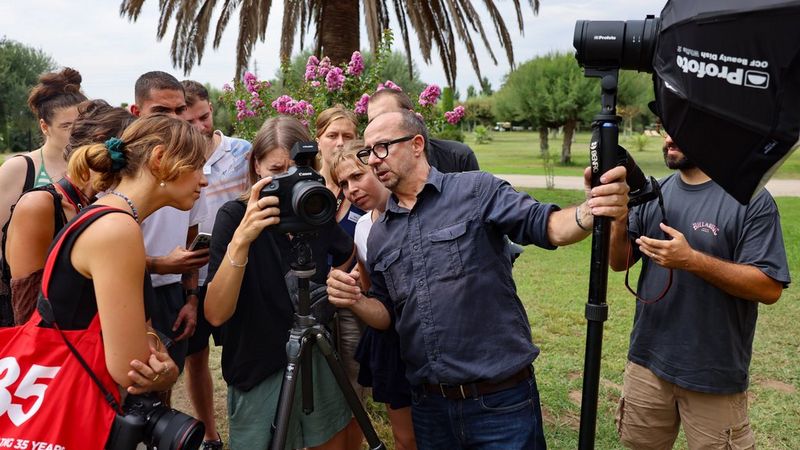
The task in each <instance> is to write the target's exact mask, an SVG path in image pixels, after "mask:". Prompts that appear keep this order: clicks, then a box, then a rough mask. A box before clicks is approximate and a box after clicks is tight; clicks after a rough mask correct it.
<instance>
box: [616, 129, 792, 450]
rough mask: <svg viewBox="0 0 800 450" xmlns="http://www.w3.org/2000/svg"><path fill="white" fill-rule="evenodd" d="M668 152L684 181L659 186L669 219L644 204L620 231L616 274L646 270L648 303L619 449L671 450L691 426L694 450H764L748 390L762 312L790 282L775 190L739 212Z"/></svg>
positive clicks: (636, 342) (639, 318) (635, 339)
mask: <svg viewBox="0 0 800 450" xmlns="http://www.w3.org/2000/svg"><path fill="white" fill-rule="evenodd" d="M663 151H664V162H665V163H666V165H667V167H669V168H670V169H672V170H676V171H677V173H673V174H671V175H669V176H668V177H666V178H665V179H663V180H661V182H660V184H661V192H662V195H663V198H664V209H663V210H661V209H660V208H659V206H658V204H657V203H656V202H650V203H647V204H644V205H640V206H637V207H634V208H632V209H631V211H630V212H629V214H628V217H627V218H626V217H622V218H620V221H618V222H616V223H615V224H614V225H613V226H612V236H611V249H610V265H611V267H612V268H613V269H614V270H625V269H627V268H628V267H629V266H632V265H633V264H635V263H636V261H637V260H639V259H641V260H642V269H641V275H640V277H639V287H638V297H639V298H640V299H643V300H644V301H639V302H637V303H636V315H635V316H634V322H633V330H632V331H631V342H630V347H629V350H628V364H627V367H626V368H625V376H624V384H623V388H622V398H621V399H620V404H619V409H618V413H617V424H618V426H617V429H618V430H619V434H620V439H621V441H622V443H623V444H625V445H626V446H630V447H631V448H672V445H673V443H674V442H675V439H676V437H677V436H678V430H679V428H680V424H681V422H683V424H684V433H685V435H686V440H687V442H688V444H689V448H754V446H755V439H754V437H753V432H752V430H751V428H750V421H749V419H748V416H747V403H748V398H747V385H748V381H749V373H748V372H749V366H750V357H751V354H752V347H753V335H754V334H755V327H756V319H757V317H758V304H759V303H764V304H772V303H775V302H776V301H778V299H779V298H780V296H781V293H782V292H783V289H784V288H786V287H787V286H788V284H789V282H790V277H789V269H788V265H787V262H786V251H785V249H784V245H783V235H782V232H781V225H780V217H779V216H778V209H777V206H776V205H775V201H774V200H773V199H772V196H771V195H770V194H769V192H767V191H766V190H764V191H762V192H760V193H758V194H757V195H756V196H755V197H754V198H753V199H752V200H751V201H750V203H749V204H748V205H742V204H740V203H739V202H737V201H736V200H735V199H734V198H733V197H731V196H730V195H728V194H727V193H726V192H725V191H724V190H723V189H722V188H721V187H720V186H719V185H718V184H716V183H715V182H714V181H712V180H711V178H709V176H708V175H706V174H705V173H704V172H703V171H701V170H700V169H699V168H698V167H697V166H696V165H695V164H694V163H693V162H692V161H691V160H690V159H689V158H687V157H686V155H684V154H683V152H681V150H680V149H679V148H678V146H677V145H676V144H675V142H673V140H672V138H671V137H669V136H666V137H665V139H664V150H663ZM667 223H669V225H667ZM626 225H627V232H626ZM631 247H632V248H631ZM670 279H671V280H672V282H671V284H670ZM667 287H668V288H669V290H668V291H666V294H665V295H663V291H664V289H666V288H667ZM662 295H663V297H662Z"/></svg>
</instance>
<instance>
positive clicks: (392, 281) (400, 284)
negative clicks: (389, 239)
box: [375, 248, 408, 312]
mask: <svg viewBox="0 0 800 450" xmlns="http://www.w3.org/2000/svg"><path fill="white" fill-rule="evenodd" d="M401 250H402V249H399V248H398V249H396V250H393V251H391V252H389V253H388V254H387V255H386V256H384V257H383V258H381V259H380V260H379V261H378V262H377V263H375V271H376V272H380V273H382V274H383V279H384V280H385V282H386V289H387V290H388V291H389V296H390V297H391V300H392V303H394V305H395V309H396V310H397V308H398V306H400V305H402V304H403V303H404V302H405V300H406V297H408V283H407V274H406V273H405V271H404V270H402V268H401V265H402V264H401V261H400V253H401ZM398 312H399V311H398Z"/></svg>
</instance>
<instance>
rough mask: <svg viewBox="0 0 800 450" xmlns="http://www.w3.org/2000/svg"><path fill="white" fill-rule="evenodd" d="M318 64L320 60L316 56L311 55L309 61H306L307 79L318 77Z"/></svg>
mask: <svg viewBox="0 0 800 450" xmlns="http://www.w3.org/2000/svg"><path fill="white" fill-rule="evenodd" d="M317 65H319V60H318V59H317V57H316V56H314V55H311V56H309V57H308V62H306V73H305V76H304V78H305V80H306V81H311V80H313V79H314V78H316V77H317Z"/></svg>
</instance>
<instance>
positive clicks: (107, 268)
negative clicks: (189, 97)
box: [38, 115, 207, 394]
mask: <svg viewBox="0 0 800 450" xmlns="http://www.w3.org/2000/svg"><path fill="white" fill-rule="evenodd" d="M206 146H207V142H206V140H205V138H204V137H203V136H202V135H201V134H200V133H199V132H198V131H197V130H195V129H194V128H192V126H191V125H189V124H188V123H186V122H184V121H182V120H178V119H173V118H170V117H166V116H161V115H156V116H151V117H147V118H142V119H138V120H136V121H135V122H134V123H133V124H131V125H130V126H129V127H128V128H127V129H126V130H125V131H124V132H123V134H122V137H121V138H111V139H109V140H107V141H106V142H105V143H104V144H92V145H87V146H83V147H80V148H78V149H76V150H75V151H74V153H73V155H72V156H71V157H70V173H72V170H73V169H74V168H76V167H86V168H88V169H89V170H91V172H92V176H91V177H90V178H89V182H88V184H89V185H90V186H91V189H92V190H94V191H95V192H100V191H105V190H108V193H107V195H105V196H103V197H102V198H100V199H99V200H97V201H96V202H95V203H94V204H93V205H91V206H88V207H86V208H83V210H82V211H81V212H80V213H78V215H76V216H75V217H74V218H73V220H72V221H70V223H72V222H76V221H78V219H79V218H81V217H83V216H84V214H86V212H87V211H91V210H93V209H95V208H97V207H98V206H110V207H112V208H113V209H112V210H111V212H110V213H107V212H106V213H105V214H102V215H100V214H98V215H97V216H92V217H91V218H90V219H89V221H87V222H85V223H82V224H81V225H79V226H78V228H76V229H75V231H74V232H72V233H70V234H69V235H68V236H67V238H66V239H65V241H64V243H63V246H62V248H61V251H60V252H59V253H57V254H56V255H54V256H55V260H54V263H53V265H52V271H51V272H50V273H51V276H50V279H49V292H48V300H40V301H39V305H38V310H39V313H40V315H41V316H42V317H45V318H47V317H48V316H49V317H52V319H53V320H54V321H55V323H57V324H58V326H59V328H61V329H62V330H83V329H87V327H89V324H90V323H91V321H92V320H93V318H94V317H95V315H98V316H99V319H100V326H101V332H102V344H103V352H104V354H105V363H106V368H107V370H108V373H109V374H110V376H111V377H112V378H113V380H114V381H115V382H116V383H117V384H118V385H119V386H121V387H122V388H124V389H127V390H128V392H130V393H136V394H140V393H143V392H148V391H163V390H166V389H168V388H169V387H170V386H172V384H173V383H174V382H175V380H176V379H177V377H178V370H177V367H176V366H175V364H174V362H172V360H170V359H169V357H168V355H167V354H166V352H159V351H157V350H156V349H155V348H154V347H155V344H154V342H153V341H150V340H149V338H148V334H150V335H152V333H148V328H147V324H146V321H145V308H144V304H145V299H146V298H152V296H153V295H154V293H153V289H152V286H151V285H150V277H149V275H148V274H147V273H146V271H145V250H144V241H143V238H142V231H141V228H140V227H139V224H140V223H141V222H142V221H143V220H144V219H145V218H147V217H148V216H149V215H150V214H152V213H153V212H154V211H156V210H157V209H159V208H162V207H164V206H172V207H174V208H177V209H181V210H188V209H190V208H191V207H192V205H193V204H194V202H195V201H196V200H197V199H198V198H199V196H200V189H201V188H202V187H203V186H205V185H206V181H205V177H204V176H203V173H202V168H203V164H204V163H205V148H206ZM112 187H113V189H112ZM109 189H110V190H109ZM68 225H69V224H68ZM62 232H63V231H62ZM59 237H60V234H59V236H57V237H56V239H59ZM51 250H52V249H51ZM51 311H52V312H51ZM145 362H146V363H145Z"/></svg>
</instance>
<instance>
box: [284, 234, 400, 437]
mask: <svg viewBox="0 0 800 450" xmlns="http://www.w3.org/2000/svg"><path fill="white" fill-rule="evenodd" d="M313 236H314V234H313V233H300V234H297V235H295V236H294V238H293V239H292V255H293V261H292V263H291V264H290V267H291V270H292V273H293V274H294V275H295V276H297V287H298V300H299V301H298V307H297V311H296V312H295V315H294V325H293V326H292V329H291V331H290V333H289V341H288V342H287V343H286V357H287V363H286V369H285V370H284V374H283V383H282V384H281V392H280V396H279V397H278V406H277V410H276V413H275V422H274V423H273V424H272V443H271V444H270V448H271V449H272V450H283V449H284V448H285V446H286V436H287V433H288V430H289V418H290V417H291V414H292V403H293V399H294V394H295V390H296V387H297V375H298V373H297V369H298V364H299V365H300V370H301V371H302V379H303V385H302V395H303V412H304V413H305V414H311V412H312V411H313V410H314V399H313V378H312V377H313V375H312V372H311V351H312V345H315V344H316V345H318V346H319V349H320V351H321V352H322V354H323V356H325V360H326V361H327V362H328V366H329V367H330V369H331V372H333V376H334V377H335V378H336V383H337V384H338V385H339V389H340V390H341V392H342V394H343V395H344V398H345V400H346V401H347V404H348V406H350V410H351V411H352V412H353V416H354V417H355V419H356V421H357V422H358V425H359V426H360V427H361V430H362V432H363V433H364V437H366V439H367V443H368V444H369V448H370V449H371V450H383V449H385V448H386V447H385V446H384V445H383V442H381V440H380V438H378V434H377V433H376V432H375V428H373V427H372V424H371V423H370V420H369V417H368V416H367V412H366V411H364V406H363V405H362V404H361V401H360V400H359V399H358V396H357V395H356V393H355V391H354V390H353V386H352V385H351V384H350V380H349V379H348V377H347V373H346V372H345V370H344V367H343V366H342V362H341V359H339V355H338V354H337V353H336V350H335V349H334V346H333V340H332V339H331V335H330V333H329V332H328V330H327V329H326V328H325V327H324V326H323V325H321V324H319V323H318V322H317V320H316V318H314V316H313V315H311V298H310V295H309V279H310V278H311V276H313V275H314V273H315V272H316V267H315V264H314V258H313V256H312V252H311V247H310V245H309V243H308V240H309V239H311V238H312V237H313Z"/></svg>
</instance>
